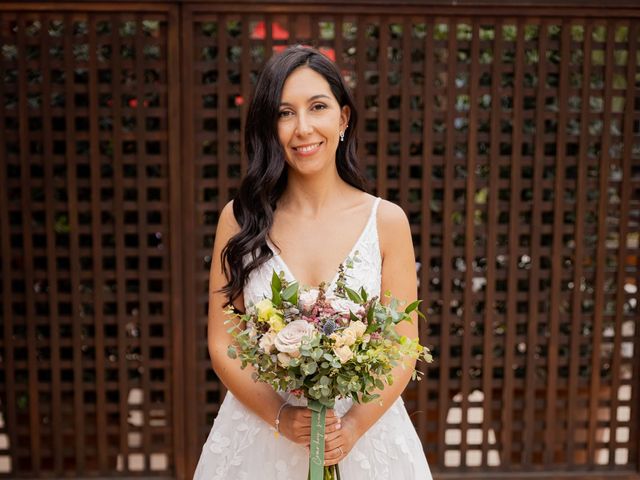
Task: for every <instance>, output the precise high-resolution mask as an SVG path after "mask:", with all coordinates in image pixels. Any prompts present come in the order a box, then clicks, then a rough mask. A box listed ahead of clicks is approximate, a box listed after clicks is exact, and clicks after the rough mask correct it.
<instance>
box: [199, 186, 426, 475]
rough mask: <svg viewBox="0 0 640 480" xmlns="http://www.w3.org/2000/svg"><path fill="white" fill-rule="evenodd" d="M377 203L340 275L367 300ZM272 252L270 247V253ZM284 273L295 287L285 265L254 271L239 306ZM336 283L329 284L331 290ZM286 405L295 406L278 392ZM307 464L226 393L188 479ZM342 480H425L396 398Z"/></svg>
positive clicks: (342, 407) (415, 441) (375, 263)
mask: <svg viewBox="0 0 640 480" xmlns="http://www.w3.org/2000/svg"><path fill="white" fill-rule="evenodd" d="M379 203H380V198H376V199H375V201H374V203H373V207H372V209H371V214H370V216H369V220H368V222H367V224H366V226H365V228H364V230H363V231H362V233H361V235H360V237H359V238H358V240H357V241H356V243H355V244H354V246H353V248H352V249H351V252H350V253H349V255H348V257H351V256H353V255H355V254H356V252H357V257H358V258H359V259H360V261H357V262H354V267H353V268H352V269H349V270H347V274H348V276H347V285H349V286H350V287H351V288H353V289H355V290H359V289H360V287H361V286H364V288H365V289H366V290H367V291H368V292H370V293H371V294H372V295H379V294H380V281H381V270H382V262H381V257H380V246H379V242H378V231H377V226H376V212H377V208H378V204H379ZM271 248H272V249H273V246H271ZM274 268H275V269H276V271H284V274H285V276H286V277H287V278H288V279H289V280H290V281H293V280H295V278H294V276H293V275H292V274H291V271H290V270H289V268H288V267H287V265H286V264H285V263H284V261H283V260H282V259H281V258H280V257H279V256H278V255H277V254H275V252H274V256H273V257H272V258H271V259H269V261H267V262H265V263H264V264H263V265H262V266H261V268H258V269H256V270H254V271H253V272H252V273H251V275H250V277H249V280H248V282H247V284H246V286H245V288H244V300H245V305H251V304H255V303H257V302H259V301H260V300H261V299H262V298H264V297H265V296H269V295H270V292H271V289H270V282H271V274H272V272H273V269H274ZM337 278H338V276H337V274H336V277H335V278H334V279H333V280H332V281H331V284H330V285H329V287H328V290H332V289H333V288H334V287H335V285H334V283H335V281H336V280H337ZM281 395H282V396H283V398H287V399H288V400H289V402H290V403H292V404H296V405H300V404H301V402H304V400H298V399H296V398H295V397H293V396H289V395H287V394H286V393H281ZM352 403H353V402H352V400H351V399H345V400H337V401H336V405H335V409H334V410H335V412H336V414H337V415H338V416H342V415H344V414H345V413H346V412H347V411H348V410H349V408H351V406H352ZM308 465H309V459H308V452H307V450H306V449H305V448H304V447H302V446H300V445H297V444H295V443H293V442H291V441H290V440H288V439H287V438H285V437H284V436H282V435H280V436H278V437H277V438H276V437H275V436H274V434H273V429H272V428H271V426H270V425H268V424H267V423H265V422H264V421H263V420H262V419H261V418H259V417H258V416H257V415H255V414H254V413H253V412H251V411H250V410H249V409H247V408H246V407H245V406H244V405H243V404H242V403H240V401H239V400H237V399H236V398H235V397H234V396H233V395H232V394H231V392H228V393H227V395H226V397H225V399H224V402H223V403H222V405H221V407H220V411H219V412H218V416H217V418H216V420H215V422H214V424H213V428H212V429H211V432H210V433H209V437H208V438H207V441H206V442H205V444H204V446H203V448H202V454H201V456H200V460H199V462H198V466H197V467H196V471H195V474H194V477H193V478H194V479H195V480H245V479H246V480H250V479H251V480H254V479H255V480H305V479H306V478H307V471H308ZM340 473H341V477H342V479H343V480H386V479H388V480H431V478H432V477H431V473H430V471H429V466H428V465H427V460H426V458H425V455H424V452H423V450H422V444H421V443H420V439H419V438H418V435H417V434H416V431H415V429H414V427H413V424H412V423H411V420H410V419H409V416H408V414H407V410H406V408H405V406H404V402H403V401H402V398H401V397H400V398H398V399H397V400H396V401H395V402H394V404H393V405H392V406H391V407H390V408H389V409H388V410H387V411H386V412H385V414H384V415H383V416H382V417H381V418H380V419H379V420H378V421H377V422H376V423H375V424H374V425H373V426H372V427H371V428H370V429H369V430H368V431H367V432H366V433H365V434H364V435H363V436H362V437H361V438H360V439H359V440H358V442H357V443H356V444H355V446H354V447H353V449H352V451H351V452H349V454H348V455H347V456H346V457H345V458H344V459H343V460H342V461H341V462H340Z"/></svg>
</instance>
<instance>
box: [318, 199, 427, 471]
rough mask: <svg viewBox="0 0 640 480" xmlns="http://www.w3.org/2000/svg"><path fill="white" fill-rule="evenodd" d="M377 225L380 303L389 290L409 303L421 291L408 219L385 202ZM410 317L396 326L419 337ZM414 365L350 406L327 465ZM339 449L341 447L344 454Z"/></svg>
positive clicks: (378, 412) (384, 406)
mask: <svg viewBox="0 0 640 480" xmlns="http://www.w3.org/2000/svg"><path fill="white" fill-rule="evenodd" d="M378 226H379V228H378V231H379V235H378V237H379V238H380V247H381V251H382V284H381V289H380V293H381V300H382V302H383V303H388V301H389V300H388V299H387V298H385V297H384V292H386V291H390V292H391V294H392V296H393V297H395V298H397V299H399V300H403V301H406V302H408V303H410V302H412V301H413V300H414V299H416V298H417V296H418V288H417V276H416V273H415V272H416V265H415V255H414V251H413V241H412V239H411V229H410V225H409V221H408V219H407V216H406V214H405V213H404V211H403V210H402V209H401V208H400V207H398V206H397V205H395V204H393V203H390V202H387V201H382V202H381V203H380V207H379V213H378ZM405 306H406V305H405ZM411 317H412V320H413V321H412V323H409V322H402V323H400V324H398V325H397V326H396V330H397V331H398V333H399V334H400V335H404V336H406V337H409V338H417V337H418V318H417V317H418V316H417V313H416V312H413V313H412V314H411ZM415 363H416V362H415V360H414V359H410V358H408V359H405V361H404V362H403V364H404V368H403V365H402V364H401V365H398V366H396V367H395V368H394V369H393V373H392V374H393V378H394V382H393V385H386V386H385V388H384V390H382V391H378V392H377V393H379V394H380V398H378V399H377V400H374V401H372V402H370V403H363V404H355V405H353V407H351V409H350V410H349V411H348V412H347V414H346V415H345V416H344V417H343V419H342V427H343V428H342V430H341V431H340V432H337V433H336V434H334V435H330V436H328V441H327V451H328V457H329V459H328V462H327V463H328V464H334V463H337V462H338V461H340V460H341V459H342V458H343V455H341V453H342V452H344V453H345V454H346V453H348V452H349V451H351V449H352V448H353V445H354V444H355V443H356V442H357V440H358V439H359V438H360V437H361V436H362V435H364V433H365V432H366V431H367V430H369V428H370V427H371V426H372V425H373V424H375V423H376V422H377V421H378V420H379V419H380V417H382V415H384V413H385V412H386V411H387V410H388V409H389V407H391V405H393V403H394V402H395V401H396V400H397V399H398V397H399V396H400V395H401V394H402V392H403V391H404V389H405V388H406V386H407V384H408V383H409V380H411V373H412V372H413V370H414V368H415ZM329 437H330V438H329ZM329 442H330V443H329ZM339 447H341V448H342V452H341V451H340V448H339Z"/></svg>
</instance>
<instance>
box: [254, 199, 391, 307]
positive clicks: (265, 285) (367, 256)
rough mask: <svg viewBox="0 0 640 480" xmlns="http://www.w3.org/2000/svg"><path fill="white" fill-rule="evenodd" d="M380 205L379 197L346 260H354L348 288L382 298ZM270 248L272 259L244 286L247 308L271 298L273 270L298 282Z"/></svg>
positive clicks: (329, 286) (347, 275) (332, 285)
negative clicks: (361, 290) (378, 211)
mask: <svg viewBox="0 0 640 480" xmlns="http://www.w3.org/2000/svg"><path fill="white" fill-rule="evenodd" d="M379 203H380V198H379V197H377V198H376V199H375V200H374V202H373V206H372V207H371V213H370V214H369V219H368V220H367V223H366V225H365V226H364V229H363V230H362V232H361V233H360V236H359V237H358V239H357V240H356V242H355V243H354V245H353V247H352V248H351V250H350V252H349V254H348V255H347V257H346V258H345V259H344V260H343V263H344V262H346V260H347V258H349V257H351V258H353V259H354V262H353V268H350V269H347V270H346V284H347V286H348V287H349V288H351V289H353V290H356V291H358V290H360V287H364V289H365V290H366V291H367V293H369V295H371V296H374V295H380V284H381V275H382V257H381V254H380V242H379V239H378V227H377V222H376V218H377V216H376V213H377V210H378V205H379ZM269 247H270V248H271V251H272V253H273V256H272V257H271V258H269V259H268V260H267V261H266V262H265V263H263V264H262V265H260V267H258V268H256V269H255V270H253V271H252V272H251V273H250V275H249V279H248V280H247V283H246V284H245V286H244V290H243V294H244V305H245V308H247V307H249V306H250V305H255V304H256V303H258V302H259V301H260V300H262V299H263V298H265V297H270V296H271V276H272V274H273V271H274V270H275V271H276V272H278V273H280V272H284V276H285V278H286V279H287V280H289V281H291V282H293V281H295V280H296V279H295V277H294V276H293V274H292V273H291V270H290V269H289V267H288V266H287V264H286V263H285V262H284V260H282V258H281V257H280V255H278V254H277V253H276V252H275V251H274V247H273V245H271V244H270V243H269ZM337 273H338V272H336V275H335V276H334V278H333V279H332V280H331V282H330V284H329V285H328V287H327V291H332V290H333V289H334V288H335V286H336V285H335V284H336V280H337V279H338V275H337Z"/></svg>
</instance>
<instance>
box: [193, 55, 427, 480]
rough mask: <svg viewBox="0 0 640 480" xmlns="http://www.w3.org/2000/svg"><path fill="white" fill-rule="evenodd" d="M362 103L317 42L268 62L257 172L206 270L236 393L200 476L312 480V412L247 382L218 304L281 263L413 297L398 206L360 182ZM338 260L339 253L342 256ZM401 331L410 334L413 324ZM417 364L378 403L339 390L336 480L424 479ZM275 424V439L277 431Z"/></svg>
mask: <svg viewBox="0 0 640 480" xmlns="http://www.w3.org/2000/svg"><path fill="white" fill-rule="evenodd" d="M356 120H357V118H356V112H355V110H354V104H353V100H352V98H351V95H350V94H349V92H348V90H347V88H346V86H345V83H344V81H343V79H342V78H341V76H340V73H339V72H338V70H337V68H336V66H335V65H334V64H333V63H332V62H331V61H330V60H328V59H327V58H326V57H325V56H324V55H322V54H321V53H319V52H318V51H317V50H314V49H311V48H306V47H291V48H289V49H287V50H286V51H285V52H283V53H282V54H280V55H278V56H275V57H273V58H271V60H269V62H268V63H267V64H266V66H265V68H264V70H263V71H262V73H261V75H260V77H259V79H258V82H257V85H256V89H255V93H254V98H253V99H252V101H251V104H250V106H249V111H248V115H247V127H246V138H245V141H246V147H247V154H248V157H249V170H248V172H247V176H246V178H245V179H244V181H243V182H242V185H241V187H240V192H239V194H238V196H237V198H236V199H235V200H234V201H233V202H230V203H229V204H227V205H226V206H225V207H224V209H223V211H222V213H221V215H220V220H219V223H218V229H217V232H216V239H215V245H214V249H213V258H214V259H215V260H214V262H213V264H212V267H211V275H210V292H211V293H210V306H209V330H208V332H209V333H208V345H209V353H210V355H211V359H212V364H213V368H214V369H215V372H216V374H217V375H218V377H219V378H220V380H221V381H222V382H223V383H224V384H225V386H226V387H227V388H228V390H229V392H228V393H227V396H226V398H225V400H224V402H223V404H222V406H221V407H220V411H219V413H218V416H217V418H216V421H215V423H214V425H213V428H212V430H211V433H210V435H209V438H208V439H207V442H206V443H205V445H204V447H203V450H202V455H201V457H200V461H199V463H198V466H197V468H196V472H195V476H194V478H196V479H198V480H214V479H224V480H236V479H245V478H246V479H267V480H276V479H277V480H285V479H291V480H304V479H305V478H307V470H308V450H307V448H308V446H309V437H310V430H311V426H310V420H311V415H310V411H309V410H308V409H307V408H305V407H304V406H299V405H300V403H299V402H298V403H296V402H295V400H296V399H295V397H292V396H289V395H287V394H286V393H277V392H275V391H274V390H273V389H272V388H271V387H270V386H268V385H266V384H261V383H256V382H254V381H253V380H252V378H251V373H252V372H251V369H250V368H247V369H244V370H242V369H240V363H239V361H238V360H234V359H231V358H229V357H228V356H227V347H228V346H229V345H230V344H231V343H232V342H233V339H232V337H231V336H230V335H229V334H228V333H227V331H226V330H227V328H228V325H225V324H224V320H225V317H224V313H223V310H224V307H225V305H227V304H228V303H232V304H233V305H234V306H235V308H237V309H238V310H240V311H244V310H245V306H248V305H251V304H255V303H257V302H258V301H260V300H261V299H262V298H263V297H264V296H268V295H269V293H270V279H271V274H272V272H273V269H276V271H283V272H284V275H285V276H286V277H287V279H288V280H290V281H294V280H295V281H298V282H299V284H301V285H306V286H319V285H320V284H321V283H322V282H325V284H326V285H328V289H329V290H331V289H332V288H334V283H335V281H336V279H337V276H338V275H337V273H338V268H339V266H340V265H342V263H344V262H345V261H346V259H347V258H349V257H352V256H354V254H356V253H357V256H358V257H359V258H360V261H359V262H355V263H354V267H353V269H352V270H349V271H348V272H349V275H350V278H349V279H348V282H347V283H348V285H349V286H351V287H352V288H355V289H359V288H360V286H364V287H365V288H366V289H367V290H368V291H369V292H370V293H371V294H373V295H379V293H380V292H381V291H382V292H384V291H387V290H389V291H391V292H392V293H393V295H394V296H395V297H397V298H402V299H407V300H411V299H414V298H416V296H417V288H416V275H415V263H414V262H415V260H414V253H413V246H412V241H411V232H410V229H409V223H408V221H407V217H406V215H405V214H404V212H403V211H402V210H401V209H400V208H399V207H397V206H396V205H394V204H392V203H390V202H387V201H384V200H383V201H381V199H379V198H374V197H373V196H371V195H369V194H368V193H366V192H365V180H364V178H363V176H362V175H361V173H360V171H359V169H358V166H357V160H356V155H355V150H356V139H355V131H356V128H355V127H356ZM341 262H342V263H341ZM398 330H399V331H400V333H401V334H403V335H406V336H409V337H416V336H417V335H418V331H417V321H414V323H413V324H409V323H408V322H403V324H401V326H399V328H398ZM407 365H408V367H409V368H405V369H403V368H401V367H400V366H399V367H397V368H396V369H395V371H394V375H395V382H394V383H393V385H391V386H388V387H387V388H385V389H384V390H383V391H382V392H381V399H380V400H381V401H380V402H371V403H368V404H361V405H352V402H351V400H338V401H337V402H336V406H335V409H334V410H332V411H329V412H328V414H327V419H326V432H327V433H326V437H325V450H326V455H325V459H326V464H327V465H333V464H335V463H338V462H339V463H340V471H341V474H342V478H344V479H347V480H365V479H375V480H381V479H391V478H393V479H394V480H408V479H412V480H413V479H420V480H425V479H430V478H431V474H430V473H429V467H428V465H427V462H426V459H425V456H424V453H423V451H422V445H421V443H420V441H419V439H418V436H417V435H416V432H415V430H414V428H413V425H412V424H411V422H410V420H409V417H408V415H407V412H406V409H405V407H404V404H403V402H402V399H401V397H400V394H401V393H402V391H403V390H404V388H405V387H406V385H407V383H408V381H409V379H410V375H411V371H412V369H413V366H414V365H413V363H411V362H409V361H407ZM275 427H277V429H278V430H279V433H280V435H274V429H275Z"/></svg>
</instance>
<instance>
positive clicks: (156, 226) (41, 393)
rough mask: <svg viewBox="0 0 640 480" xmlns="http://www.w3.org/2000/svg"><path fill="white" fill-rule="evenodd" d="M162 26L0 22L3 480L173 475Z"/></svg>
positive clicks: (21, 17) (136, 21) (140, 21)
mask: <svg viewBox="0 0 640 480" xmlns="http://www.w3.org/2000/svg"><path fill="white" fill-rule="evenodd" d="M167 38H168V24H167V15H166V14H154V13H131V14H126V13H114V14H100V13H88V12H73V13H60V12H55V13H54V12H51V13H12V12H0V48H1V51H0V102H1V103H0V125H1V127H0V128H2V136H0V238H1V239H2V245H1V247H0V251H1V257H0V262H1V263H0V272H1V284H0V292H1V297H0V302H1V306H0V312H1V313H0V315H1V318H2V329H1V333H0V335H1V337H0V352H1V359H0V365H1V367H2V369H1V370H0V374H1V375H2V378H1V379H0V401H1V403H0V418H1V423H0V440H1V441H0V445H1V446H0V475H2V476H5V477H6V476H9V477H14V478H15V477H16V476H25V475H26V476H32V477H35V476H58V477H62V476H68V475H79V476H89V475H95V474H99V473H101V474H103V475H106V474H111V473H112V472H121V473H122V474H127V475H131V474H134V473H138V474H139V473H145V472H146V473H151V472H154V473H156V474H158V473H164V474H167V473H170V472H171V471H172V469H173V453H172V449H173V447H174V442H175V433H174V428H173V412H172V405H173V401H172V390H171V386H172V383H171V378H172V374H171V373H172V372H171V367H172V364H171V359H172V343H171V342H172V324H171V322H170V319H171V310H172V303H171V295H170V293H171V292H170V287H171V278H170V273H171V267H172V263H171V261H170V260H171V259H170V248H171V247H172V245H171V244H170V242H169V238H170V228H169V226H170V205H169V197H170V192H169V184H170V183H169V155H168V131H169V124H168V121H169V118H168V117H169V115H168V103H169V102H168V80H167V76H168V73H167V70H168V63H167V55H168V51H167V50H168V48H167Z"/></svg>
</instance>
